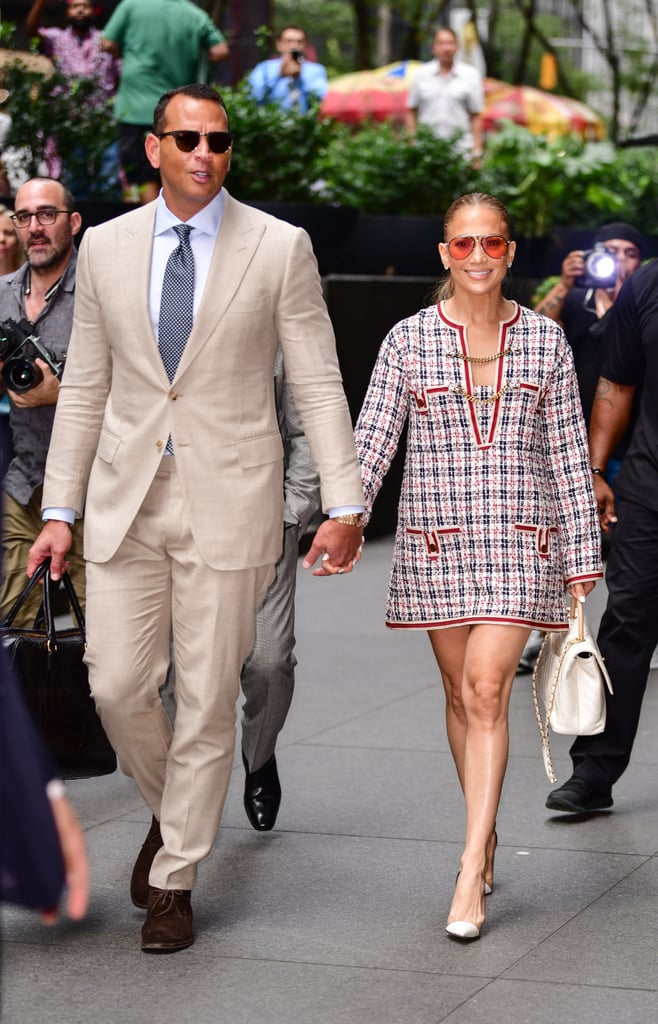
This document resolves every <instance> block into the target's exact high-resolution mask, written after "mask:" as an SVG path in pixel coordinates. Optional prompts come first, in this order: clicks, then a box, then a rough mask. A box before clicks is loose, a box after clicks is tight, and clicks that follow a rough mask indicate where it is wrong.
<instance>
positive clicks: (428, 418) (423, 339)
mask: <svg viewBox="0 0 658 1024" xmlns="http://www.w3.org/2000/svg"><path fill="white" fill-rule="evenodd" d="M445 239H446V241H445V242H441V243H440V244H439V254H440V256H441V260H442V262H443V265H444V268H445V270H446V271H448V277H447V280H446V282H445V283H444V285H443V286H442V288H441V290H440V296H439V302H438V304H437V305H436V306H433V307H430V308H427V309H423V310H421V311H420V312H419V313H417V314H416V315H415V316H412V317H409V318H408V319H406V320H403V321H401V322H400V323H398V324H396V326H395V327H394V328H393V329H392V330H391V331H390V333H389V334H388V336H387V337H386V339H385V340H384V343H383V345H382V347H381V350H380V352H379V356H378V359H377V363H376V365H375V368H374V371H373V375H372V379H371V381H370V386H369V388H368V392H367V395H366V398H365V402H364V405H363V408H362V410H361V414H360V416H359V422H358V424H357V428H356V443H357V450H358V452H359V457H360V459H361V464H362V472H363V479H364V486H365V492H366V500H367V503H368V507H367V509H366V512H367V513H368V512H369V511H370V508H371V507H372V503H373V501H374V499H375V497H376V495H377V492H378V490H379V487H380V485H381V482H382V479H383V478H384V476H385V474H386V472H387V470H388V468H389V466H390V463H391V460H392V458H393V455H394V454H395V451H396V448H397V445H398V441H399V438H400V434H401V431H402V428H403V425H404V423H405V420H406V421H407V422H408V438H407V452H406V462H405V470H404V480H403V484H402V492H401V497H400V505H399V515H398V527H397V534H396V542H395V555H394V560H393V567H392V571H391V578H390V584H389V591H388V603H387V615H386V621H387V625H388V626H390V627H391V628H393V629H426V630H428V631H429V638H430V642H431V644H432V648H433V651H434V655H435V657H436V660H437V663H438V666H439V669H440V672H441V676H442V679H443V685H444V687H445V692H446V720H447V730H448V739H449V743H450V748H451V751H452V755H453V757H454V760H455V766H456V768H457V774H458V776H459V782H460V784H461V787H462V790H463V792H464V798H465V801H466V844H465V847H464V851H463V854H462V858H461V871H460V873H459V875H458V878H457V887H456V890H455V894H454V898H453V901H452V906H451V908H450V913H449V915H448V924H447V931H448V933H449V934H450V935H451V936H453V937H455V938H458V939H462V940H463V939H475V938H478V937H479V934H480V928H481V927H482V924H483V922H484V917H485V903H484V896H485V893H489V892H490V891H491V889H492V886H493V861H494V853H495V847H496V842H497V837H496V831H495V824H496V813H497V810H498V804H499V801H500V794H501V790H502V785H503V778H504V774H505V768H506V764H507V755H508V707H509V699H510V693H511V689H512V682H513V680H514V674H515V670H516V667H517V664H518V660H519V657H520V655H521V652H522V650H523V647H524V645H525V642H526V640H527V638H528V635H529V633H530V630H531V629H542V630H564V629H566V626H567V621H566V620H567V614H566V604H567V595H566V593H565V589H566V591H568V592H569V594H571V595H573V596H575V597H578V598H580V599H581V600H584V599H585V595H586V594H587V593H588V592H589V591H590V590H591V589H592V587H593V586H594V584H595V581H596V580H597V579H598V578H600V577H601V575H602V572H601V563H600V539H599V538H600V534H599V527H598V524H597V521H596V519H597V517H596V503H595V501H594V495H593V489H592V481H591V474H590V466H589V459H588V450H587V440H586V435H585V426H584V423H583V419H582V413H581V406H580V401H579V398H578V389H577V383H576V377H575V373H574V368H573V360H572V356H571V350H570V348H569V345H568V344H567V341H566V339H565V337H564V334H563V332H562V330H561V328H560V327H558V325H557V324H556V323H555V322H554V321H552V320H549V319H548V318H546V317H543V316H539V315H537V314H536V313H533V312H531V311H530V310H528V309H525V308H522V307H520V306H518V305H517V304H516V303H515V302H512V301H510V300H508V299H506V298H504V297H503V294H502V284H503V281H504V279H505V276H506V274H507V271H508V269H509V267H511V265H512V262H513V260H514V253H515V248H516V246H515V243H514V242H513V241H510V222H509V216H508V214H507V211H506V210H505V208H504V206H502V204H501V203H499V202H498V200H497V199H495V198H493V197H492V196H487V195H484V194H482V193H474V194H471V195H466V196H462V197H461V198H460V199H457V200H456V201H455V202H454V203H453V204H452V206H451V207H450V209H449V210H448V212H447V214H446V217H445Z"/></svg>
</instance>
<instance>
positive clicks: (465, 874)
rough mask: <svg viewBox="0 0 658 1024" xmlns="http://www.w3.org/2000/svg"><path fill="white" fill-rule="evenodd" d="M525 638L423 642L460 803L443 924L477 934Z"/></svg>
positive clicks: (447, 636) (509, 633) (483, 636)
mask: <svg viewBox="0 0 658 1024" xmlns="http://www.w3.org/2000/svg"><path fill="white" fill-rule="evenodd" d="M465 628H468V636H467V638H466V641H465V642H464V636H463V630H464V629H465ZM528 633H529V630H528V629H526V628H525V627H522V626H497V625H476V626H471V627H455V628H454V629H448V630H437V631H435V632H434V633H433V634H432V637H431V640H432V647H433V649H434V653H435V655H436V658H437V661H438V663H439V667H440V669H441V674H442V677H443V679H444V686H445V687H446V693H447V694H449V695H450V696H449V703H452V707H451V709H450V710H449V712H448V715H452V716H453V717H452V720H451V721H450V722H449V726H448V728H449V730H450V729H452V737H451V736H450V733H449V742H450V745H451V750H453V756H454V757H455V764H456V766H457V773H458V775H459V778H460V782H461V784H462V789H463V791H464V799H465V801H466V845H465V847H464V852H463V854H462V859H461V872H460V875H459V879H458V881H457V888H456V890H455V896H454V899H453V902H452V907H451V908H450V914H449V916H448V922H449V923H450V922H452V921H469V922H471V923H472V924H475V925H476V926H477V927H478V928H479V927H480V926H481V925H482V922H483V921H484V874H485V871H486V869H487V864H486V862H487V844H488V843H490V838H491V834H492V832H493V831H494V828H495V822H496V814H497V811H498V805H499V803H500V794H501V791H502V786H503V779H504V777H505V769H506V767H507V755H508V749H509V731H508V709H509V699H510V694H511V691H512V683H513V681H514V675H515V672H516V667H517V665H518V660H519V657H520V656H521V651H522V650H523V647H524V645H525V642H526V640H527V638H528ZM453 634H454V635H453ZM460 650H461V651H462V652H463V660H462V682H461V704H462V707H463V719H462V712H461V709H460V707H459V700H458V699H455V698H454V695H455V693H456V690H457V685H458V684H457V676H458V671H459V670H458V665H459V657H460V655H459V652H460ZM446 680H447V682H446Z"/></svg>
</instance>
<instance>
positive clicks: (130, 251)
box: [113, 203, 169, 384]
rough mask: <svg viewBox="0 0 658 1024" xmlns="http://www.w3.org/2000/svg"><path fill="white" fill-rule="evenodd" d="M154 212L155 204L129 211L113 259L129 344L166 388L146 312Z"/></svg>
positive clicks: (148, 314)
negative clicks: (138, 348)
mask: <svg viewBox="0 0 658 1024" xmlns="http://www.w3.org/2000/svg"><path fill="white" fill-rule="evenodd" d="M155 211H156V203H149V204H148V205H146V206H143V207H140V208H139V209H138V210H135V211H133V213H131V214H129V215H128V216H127V217H126V218H125V219H124V220H123V223H121V224H119V225H118V230H119V232H120V233H119V234H118V237H117V247H116V251H115V253H114V256H113V258H114V259H115V260H116V264H117V266H118V267H119V268H120V271H121V292H120V294H121V301H122V302H123V303H124V308H125V309H126V310H130V334H131V344H134V345H141V347H142V349H143V352H144V355H145V356H146V358H147V360H148V362H149V364H150V365H152V366H153V367H154V369H155V371H156V373H157V374H158V376H161V377H162V378H163V379H164V381H165V382H166V383H167V384H168V383H169V379H168V377H167V371H166V370H165V368H164V364H163V362H162V357H161V356H160V350H159V348H158V342H157V339H156V338H155V336H154V334H153V326H152V324H151V314H150V311H149V283H150V277H151V254H152V251H153V230H154V226H155Z"/></svg>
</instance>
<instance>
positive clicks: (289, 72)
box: [279, 51, 302, 78]
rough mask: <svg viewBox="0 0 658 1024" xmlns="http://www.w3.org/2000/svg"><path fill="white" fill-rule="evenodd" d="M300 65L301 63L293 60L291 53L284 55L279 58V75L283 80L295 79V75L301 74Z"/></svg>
mask: <svg viewBox="0 0 658 1024" xmlns="http://www.w3.org/2000/svg"><path fill="white" fill-rule="evenodd" d="M301 71H302V65H301V61H298V60H295V58H294V57H293V55H292V53H290V51H288V53H284V55H283V57H282V58H281V67H280V68H279V74H280V75H281V76H282V77H283V78H296V77H297V75H299V74H301Z"/></svg>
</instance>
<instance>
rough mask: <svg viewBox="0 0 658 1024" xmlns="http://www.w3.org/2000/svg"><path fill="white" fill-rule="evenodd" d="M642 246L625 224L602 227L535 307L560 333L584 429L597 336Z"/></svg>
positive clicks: (612, 466)
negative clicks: (570, 357) (575, 381)
mask: <svg viewBox="0 0 658 1024" xmlns="http://www.w3.org/2000/svg"><path fill="white" fill-rule="evenodd" d="M644 246H645V241H644V239H643V237H642V235H641V234H640V232H639V231H638V230H637V229H636V228H634V227H633V226H632V225H631V224H624V223H623V222H621V221H618V222H615V223H613V224H605V225H604V226H603V227H601V228H599V229H598V231H597V232H596V234H595V235H594V245H593V248H592V249H591V250H589V251H585V252H583V251H582V250H580V249H577V250H575V251H573V252H570V253H568V255H567V256H566V257H565V259H564V262H563V263H562V274H561V276H560V280H559V281H558V283H557V284H556V285H555V286H554V287H553V288H551V290H550V291H549V292H548V294H547V295H546V296H545V297H544V298H543V299H542V300H541V302H539V303H537V305H536V306H535V311H536V312H537V313H543V315H544V316H548V317H550V318H551V320H556V321H557V323H559V324H560V326H561V327H562V328H563V329H564V333H565V334H566V336H567V341H568V342H569V344H570V346H571V348H572V350H573V356H574V362H575V364H576V375H577V377H578V388H579V391H580V401H581V403H582V406H583V415H584V417H585V422H586V423H587V424H589V420H590V415H591V412H592V404H593V402H594V395H595V393H596V386H597V383H598V379H599V373H600V370H601V360H602V356H603V349H602V344H601V342H602V336H603V332H604V330H605V324H606V321H607V315H608V313H609V311H610V310H611V309H612V307H613V305H614V303H615V300H616V298H617V296H618V295H619V292H620V290H621V286H622V285H623V283H624V281H626V280H627V279H628V278H629V277H630V276H631V274H633V273H634V272H635V271H636V270H637V269H638V267H639V266H640V263H641V262H642V249H643V247H644ZM626 447H627V442H626V443H625V442H624V441H623V440H622V441H621V442H620V444H619V446H618V448H617V450H616V451H615V457H614V459H611V460H610V463H609V464H608V469H607V474H608V480H609V482H610V483H612V481H613V479H614V475H615V474H616V472H617V471H618V470H619V466H620V465H621V458H622V456H623V453H624V451H625V450H626Z"/></svg>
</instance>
